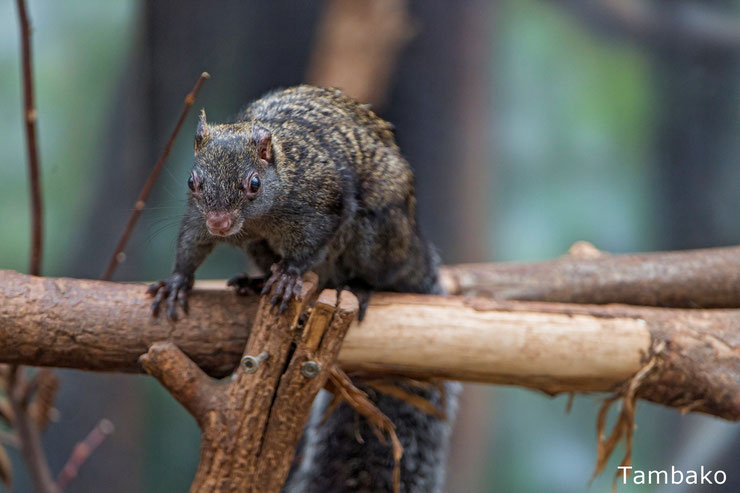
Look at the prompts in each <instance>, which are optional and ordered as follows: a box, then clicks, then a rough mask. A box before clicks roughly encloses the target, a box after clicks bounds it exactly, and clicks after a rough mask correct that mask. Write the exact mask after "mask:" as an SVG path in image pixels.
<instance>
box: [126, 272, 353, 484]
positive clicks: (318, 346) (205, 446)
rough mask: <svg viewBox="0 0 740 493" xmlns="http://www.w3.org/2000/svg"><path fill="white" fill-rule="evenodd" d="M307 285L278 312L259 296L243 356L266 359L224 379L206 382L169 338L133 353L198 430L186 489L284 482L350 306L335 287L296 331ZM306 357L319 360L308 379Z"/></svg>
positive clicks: (310, 285)
mask: <svg viewBox="0 0 740 493" xmlns="http://www.w3.org/2000/svg"><path fill="white" fill-rule="evenodd" d="M315 289H316V282H315V279H313V280H312V281H308V282H305V283H304V290H303V301H301V302H294V303H293V304H292V306H291V307H290V308H289V309H288V310H287V311H286V312H285V313H284V314H276V313H275V311H274V310H272V306H271V304H270V303H269V298H263V300H262V302H261V303H260V305H259V308H258V310H257V316H256V319H255V322H254V324H253V326H252V329H251V333H250V336H249V340H248V342H247V345H246V350H245V352H244V356H254V357H257V356H259V355H261V354H262V355H267V358H266V359H263V360H262V361H260V363H259V365H258V366H257V367H256V368H255V371H254V372H247V371H246V370H245V369H244V367H242V366H241V365H240V366H239V367H238V368H237V369H236V371H235V372H234V374H233V375H232V377H231V379H230V381H229V382H228V383H226V384H219V383H216V382H215V381H213V380H211V379H210V378H209V377H208V376H207V375H206V374H205V373H204V372H203V371H202V370H200V369H199V368H198V367H197V366H196V365H195V363H193V361H192V360H190V359H188V358H187V357H186V356H185V355H184V354H183V353H182V351H180V350H179V349H178V348H177V346H176V345H174V344H173V343H172V342H159V343H155V344H153V345H152V346H151V348H150V349H149V351H148V352H147V353H146V354H144V355H143V356H141V363H142V365H143V366H144V368H145V369H146V370H147V371H148V372H149V373H150V374H151V375H152V376H154V377H156V378H157V379H158V380H159V381H160V382H161V383H162V384H163V385H164V386H165V387H166V388H167V389H168V390H169V391H170V392H171V393H172V395H173V396H175V398H177V400H178V401H179V402H180V403H182V404H183V406H184V407H185V408H186V409H187V410H188V411H189V412H190V413H191V414H192V415H193V416H194V417H195V419H196V420H197V422H198V425H199V426H200V428H201V430H202V440H201V460H200V464H199V466H198V471H197V473H196V475H195V480H194V481H193V484H192V486H191V489H190V491H191V492H199V493H201V492H223V491H245V492H263V491H279V490H280V488H281V486H282V484H283V483H284V482H285V479H286V477H287V475H288V471H289V470H290V465H291V463H292V460H293V455H294V453H295V447H296V445H297V444H298V440H299V438H300V435H301V433H302V432H303V428H304V425H305V423H306V421H307V420H308V415H309V413H310V410H311V403H312V402H313V399H314V397H315V396H316V394H317V393H318V391H319V390H320V389H321V388H322V387H323V386H324V383H325V382H326V379H327V377H328V373H329V369H330V368H331V367H332V366H333V364H334V362H335V361H336V358H337V354H338V353H339V348H340V347H341V343H342V340H343V339H344V335H345V334H346V332H347V329H348V327H349V325H350V322H351V321H352V319H353V318H354V317H355V315H356V312H357V308H358V304H357V300H356V299H355V298H354V297H353V296H352V295H351V294H350V293H343V294H342V296H341V298H340V299H339V300H337V297H336V292H335V291H333V292H324V293H322V295H321V296H320V297H319V299H318V301H317V303H316V304H315V306H314V307H313V309H312V310H311V314H310V316H309V317H308V321H307V322H306V323H305V330H303V321H304V317H303V315H302V314H303V312H304V309H305V308H306V306H308V305H309V304H310V302H311V301H313V299H314V298H315V296H314V291H315ZM242 320H244V319H243V318H242ZM309 361H311V362H314V363H316V364H318V365H319V366H318V368H319V371H318V373H317V374H315V375H314V376H311V374H308V376H307V374H306V373H305V370H304V368H303V367H304V364H306V363H307V362H309Z"/></svg>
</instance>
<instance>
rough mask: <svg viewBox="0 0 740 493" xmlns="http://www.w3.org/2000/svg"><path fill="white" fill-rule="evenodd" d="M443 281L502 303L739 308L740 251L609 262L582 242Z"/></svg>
mask: <svg viewBox="0 0 740 493" xmlns="http://www.w3.org/2000/svg"><path fill="white" fill-rule="evenodd" d="M442 280H443V283H444V284H445V287H446V288H447V290H448V292H450V293H453V294H464V295H474V296H485V297H488V298H495V299H500V300H524V301H527V300H531V301H557V302H563V303H596V304H604V303H627V304H631V305H645V306H664V307H676V308H736V307H740V247H726V248H711V249H704V250H686V251H678V252H658V253H644V254H636V255H609V254H607V253H603V252H600V251H598V250H596V249H595V248H593V247H591V246H590V245H589V244H587V243H582V242H579V243H576V244H575V245H574V246H573V248H571V253H570V254H569V255H566V256H563V257H561V258H558V259H555V260H550V261H547V262H538V263H492V264H462V265H457V266H450V267H446V268H444V270H443V273H442Z"/></svg>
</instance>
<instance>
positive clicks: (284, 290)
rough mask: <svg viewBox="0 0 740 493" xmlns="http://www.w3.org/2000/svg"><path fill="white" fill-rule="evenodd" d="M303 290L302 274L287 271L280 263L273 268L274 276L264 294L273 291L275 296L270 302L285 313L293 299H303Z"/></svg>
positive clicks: (269, 280)
mask: <svg viewBox="0 0 740 493" xmlns="http://www.w3.org/2000/svg"><path fill="white" fill-rule="evenodd" d="M273 286H274V289H273ZM302 288H303V280H302V279H301V276H300V274H298V273H296V272H292V271H289V270H287V269H285V268H284V267H283V266H282V265H281V263H279V264H275V265H273V266H272V276H270V278H269V279H268V280H267V282H266V283H265V286H264V288H263V289H262V294H267V293H269V292H270V291H271V290H272V291H273V295H272V298H271V300H270V301H271V303H272V305H273V306H278V305H279V306H278V312H279V313H283V312H285V310H286V309H287V308H288V302H290V300H291V299H292V298H295V299H301V290H302Z"/></svg>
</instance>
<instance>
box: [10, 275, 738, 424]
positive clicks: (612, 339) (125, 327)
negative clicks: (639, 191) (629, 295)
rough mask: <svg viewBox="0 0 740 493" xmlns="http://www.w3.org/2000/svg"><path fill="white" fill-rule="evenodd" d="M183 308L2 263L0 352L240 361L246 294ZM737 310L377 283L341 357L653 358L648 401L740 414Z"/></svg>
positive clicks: (515, 375) (589, 385) (360, 363)
mask: <svg viewBox="0 0 740 493" xmlns="http://www.w3.org/2000/svg"><path fill="white" fill-rule="evenodd" d="M190 301H191V311H190V316H189V317H187V318H185V319H184V320H182V321H180V322H177V323H176V324H174V323H170V322H166V321H164V320H159V319H152V317H151V315H150V312H149V299H148V298H147V297H146V296H145V294H144V289H143V286H142V285H137V284H118V283H107V282H102V281H86V280H75V279H59V278H57V279H54V278H36V277H32V276H25V275H22V274H17V273H13V272H8V271H5V272H3V273H2V274H0V307H2V308H0V310H1V311H0V340H2V341H3V344H2V345H0V362H6V363H18V364H31V365H34V366H63V367H70V368H78V369H85V370H94V371H124V372H140V371H141V367H140V365H139V363H138V357H139V356H140V355H141V354H143V353H146V352H147V351H148V350H149V347H150V346H151V345H152V344H153V343H154V342H157V341H169V342H171V343H173V344H175V345H176V346H177V347H179V348H180V349H181V350H182V351H183V352H184V353H185V354H187V355H188V356H189V357H190V358H191V359H192V360H193V361H194V362H195V364H197V365H198V366H199V367H200V368H202V369H203V370H204V371H205V372H206V373H208V374H210V375H212V376H216V377H222V376H225V375H228V374H230V373H231V371H232V369H233V368H234V367H235V366H236V365H237V363H238V361H239V358H240V356H241V355H242V352H243V348H244V347H245V344H246V341H247V337H248V335H249V329H248V321H251V320H253V319H254V315H255V312H256V306H257V299H256V297H246V298H239V297H236V296H234V295H233V294H232V293H229V292H226V291H215V290H198V289H196V291H195V292H194V293H193V295H192V296H191V300H190ZM739 324H740V310H732V309H726V310H720V309H713V310H704V309H691V310H687V309H665V308H647V307H631V306H593V305H574V304H560V303H538V302H513V301H505V302H502V301H495V300H490V299H481V298H477V299H464V298H460V297H449V298H444V297H437V296H425V295H409V294H390V293H388V294H385V293H380V294H376V295H375V296H374V297H373V299H372V301H371V306H370V308H369V310H368V314H367V317H366V319H365V320H364V321H363V322H362V324H361V326H358V325H357V324H355V325H354V326H353V327H352V328H351V329H350V331H349V333H348V334H347V337H346V340H345V342H344V345H343V347H342V350H341V352H340V354H339V363H340V365H341V366H342V367H343V368H345V369H348V370H354V371H362V372H367V371H372V372H379V373H394V374H404V375H409V376H427V377H439V378H449V379H454V380H468V381H477V382H487V383H498V384H511V385H522V386H525V387H529V388H533V389H539V390H542V391H545V392H548V393H557V392H569V391H579V392H592V391H615V390H619V388H620V385H622V384H623V383H624V382H625V381H627V380H628V379H629V378H630V377H631V376H632V375H634V374H635V373H636V372H637V371H639V370H640V368H641V367H642V365H643V364H644V363H645V361H647V359H649V358H651V357H653V356H656V357H657V358H658V364H657V365H656V366H655V369H654V370H653V371H652V372H651V374H650V375H649V378H646V379H645V380H644V383H643V384H642V386H641V389H640V392H639V395H640V396H641V397H643V398H645V399H648V400H651V401H653V402H657V403H660V404H664V405H667V406H672V407H678V408H682V409H690V410H696V411H702V412H706V413H709V414H714V415H716V416H720V417H723V418H725V419H731V420H737V419H740V331H738V330H737V327H738V325H739Z"/></svg>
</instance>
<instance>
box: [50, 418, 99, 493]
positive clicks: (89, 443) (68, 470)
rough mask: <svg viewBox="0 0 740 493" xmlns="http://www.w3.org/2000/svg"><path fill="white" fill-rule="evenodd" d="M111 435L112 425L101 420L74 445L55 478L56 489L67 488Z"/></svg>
mask: <svg viewBox="0 0 740 493" xmlns="http://www.w3.org/2000/svg"><path fill="white" fill-rule="evenodd" d="M112 433H113V423H111V422H110V421H108V420H107V419H101V420H100V421H98V424H97V425H95V428H93V429H92V430H91V431H90V433H88V434H87V436H86V437H85V439H84V440H83V441H81V442H79V443H78V444H77V445H75V448H74V450H72V454H70V456H69V458H68V459H67V463H66V464H64V467H63V468H62V470H61V471H60V472H59V475H58V476H57V482H56V485H57V488H58V489H59V490H60V491H61V490H63V489H64V488H66V487H67V485H68V484H69V483H70V482H71V481H72V480H73V479H74V478H76V477H77V473H78V472H79V470H80V467H82V465H83V464H84V463H85V461H87V459H88V458H90V456H91V455H92V453H93V452H95V449H96V448H98V447H99V446H100V445H101V444H102V443H103V442H104V441H105V439H106V438H108V437H109V436H110V435H111V434H112Z"/></svg>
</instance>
